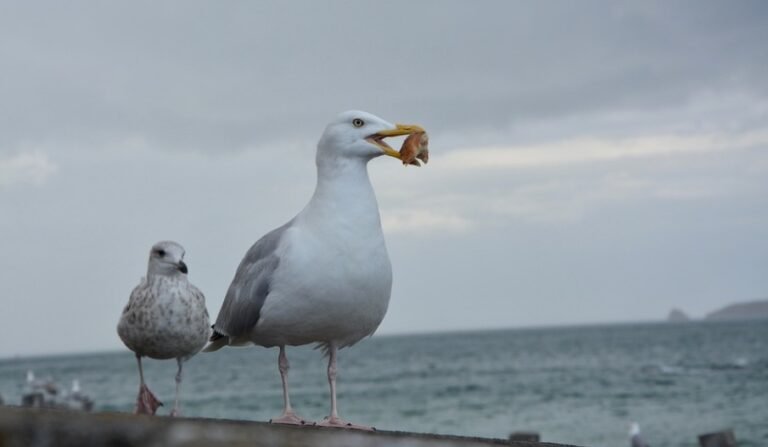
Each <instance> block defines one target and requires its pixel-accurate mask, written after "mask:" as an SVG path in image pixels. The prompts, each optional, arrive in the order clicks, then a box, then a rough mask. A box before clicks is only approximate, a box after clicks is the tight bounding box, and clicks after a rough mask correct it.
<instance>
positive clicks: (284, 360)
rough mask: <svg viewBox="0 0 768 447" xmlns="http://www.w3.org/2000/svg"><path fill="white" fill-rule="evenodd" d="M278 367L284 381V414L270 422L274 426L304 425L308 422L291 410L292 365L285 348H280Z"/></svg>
mask: <svg viewBox="0 0 768 447" xmlns="http://www.w3.org/2000/svg"><path fill="white" fill-rule="evenodd" d="M277 366H278V368H279V369H280V379H281V380H282V381H283V402H284V403H285V407H284V408H283V414H281V415H280V416H279V417H276V418H274V419H270V420H269V422H271V423H273V424H290V425H304V424H306V421H305V420H304V419H302V418H300V417H299V416H297V415H296V413H294V412H293V408H291V398H290V397H289V396H288V369H290V367H291V365H290V364H289V363H288V357H287V356H286V355H285V346H280V355H279V356H278V357H277Z"/></svg>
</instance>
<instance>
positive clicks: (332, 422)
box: [315, 416, 376, 431]
mask: <svg viewBox="0 0 768 447" xmlns="http://www.w3.org/2000/svg"><path fill="white" fill-rule="evenodd" d="M315 425H317V426H318V427H334V428H346V429H350V430H363V431H376V428H375V427H369V426H367V425H356V424H353V423H351V422H347V421H345V420H344V419H341V418H338V417H331V416H328V417H326V418H325V419H323V420H322V421H320V422H318V423H316V424H315Z"/></svg>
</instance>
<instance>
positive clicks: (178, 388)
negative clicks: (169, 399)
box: [171, 357, 184, 416]
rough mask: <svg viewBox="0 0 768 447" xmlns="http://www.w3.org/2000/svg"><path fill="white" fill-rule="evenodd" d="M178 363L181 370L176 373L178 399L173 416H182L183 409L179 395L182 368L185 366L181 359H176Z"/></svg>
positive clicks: (172, 412) (176, 399) (174, 404)
mask: <svg viewBox="0 0 768 447" xmlns="http://www.w3.org/2000/svg"><path fill="white" fill-rule="evenodd" d="M176 363H178V364H179V370H178V371H177V372H176V398H175V399H174V401H173V410H171V416H181V408H179V395H180V394H181V366H182V365H183V364H184V362H183V360H182V359H181V357H178V358H176Z"/></svg>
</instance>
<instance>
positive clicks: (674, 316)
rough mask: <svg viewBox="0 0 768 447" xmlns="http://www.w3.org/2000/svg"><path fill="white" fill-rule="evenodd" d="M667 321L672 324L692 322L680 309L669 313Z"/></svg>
mask: <svg viewBox="0 0 768 447" xmlns="http://www.w3.org/2000/svg"><path fill="white" fill-rule="evenodd" d="M667 321H669V322H670V323H681V322H683V321H691V318H690V317H689V316H688V315H686V314H685V312H683V311H682V310H680V309H672V310H670V311H669V315H668V316H667Z"/></svg>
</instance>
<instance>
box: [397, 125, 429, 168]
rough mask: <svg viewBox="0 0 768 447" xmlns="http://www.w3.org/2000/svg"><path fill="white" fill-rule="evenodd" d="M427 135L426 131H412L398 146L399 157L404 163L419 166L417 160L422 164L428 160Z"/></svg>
mask: <svg viewBox="0 0 768 447" xmlns="http://www.w3.org/2000/svg"><path fill="white" fill-rule="evenodd" d="M427 146H429V137H428V136H427V133H426V132H414V133H412V134H410V135H408V138H406V139H405V141H403V145H402V146H401V147H400V158H401V159H402V160H403V164H404V165H406V166H407V165H414V166H421V164H420V163H419V162H418V161H417V160H421V161H422V162H424V164H427V162H428V161H429V148H428V147H427Z"/></svg>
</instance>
